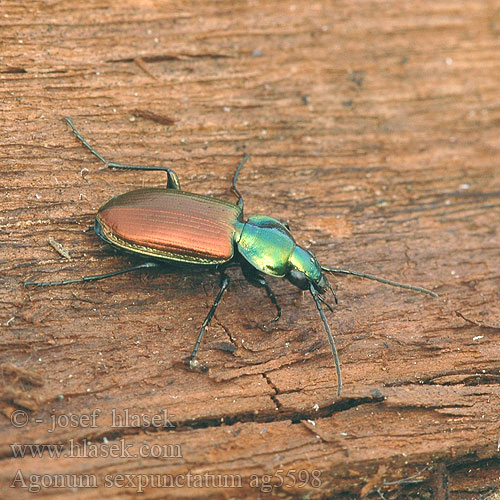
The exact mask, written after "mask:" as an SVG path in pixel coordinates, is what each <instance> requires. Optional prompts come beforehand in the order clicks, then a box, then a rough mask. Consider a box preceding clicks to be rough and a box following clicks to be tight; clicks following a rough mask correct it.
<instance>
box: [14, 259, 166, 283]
mask: <svg viewBox="0 0 500 500" xmlns="http://www.w3.org/2000/svg"><path fill="white" fill-rule="evenodd" d="M158 266H159V264H157V263H156V262H144V263H143V264H138V265H137V266H133V267H127V268H126V269H120V270H119V271H113V272H111V273H105V274H96V275H94V276H82V277H81V278H76V279H72V280H64V281H25V282H24V285H35V286H56V285H70V284H71V283H83V282H85V281H97V280H103V279H106V278H111V277H112V276H118V275H119V274H125V273H129V272H130V271H136V270H137V269H145V268H149V267H158Z"/></svg>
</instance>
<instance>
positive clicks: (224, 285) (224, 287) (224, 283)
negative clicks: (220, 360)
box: [186, 271, 229, 367]
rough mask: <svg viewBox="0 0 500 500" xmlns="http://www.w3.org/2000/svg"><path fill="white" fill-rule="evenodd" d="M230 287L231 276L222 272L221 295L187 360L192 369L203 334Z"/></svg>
mask: <svg viewBox="0 0 500 500" xmlns="http://www.w3.org/2000/svg"><path fill="white" fill-rule="evenodd" d="M228 286H229V276H228V275H227V274H225V273H224V271H222V272H221V281H220V290H219V293H218V294H217V297H216V298H215V301H214V303H213V305H212V307H211V308H210V311H208V314H207V317H206V318H205V321H204V322H203V324H202V325H201V329H200V333H199V335H198V339H197V340H196V344H195V345H194V349H193V352H192V353H191V355H190V356H188V357H187V358H186V360H187V361H189V364H190V365H191V367H193V366H194V358H195V356H196V353H197V352H198V349H199V348H200V344H201V341H202V339H203V334H204V333H205V329H206V328H207V326H208V325H209V324H210V321H211V320H212V318H213V316H214V314H215V311H216V310H217V306H218V305H219V303H220V301H221V299H222V296H223V295H224V292H225V291H226V290H227V287H228Z"/></svg>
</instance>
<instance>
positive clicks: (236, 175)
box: [231, 153, 250, 211]
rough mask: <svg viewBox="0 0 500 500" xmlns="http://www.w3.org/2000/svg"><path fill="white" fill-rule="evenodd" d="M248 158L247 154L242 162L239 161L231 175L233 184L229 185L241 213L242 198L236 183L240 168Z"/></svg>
mask: <svg viewBox="0 0 500 500" xmlns="http://www.w3.org/2000/svg"><path fill="white" fill-rule="evenodd" d="M248 158H250V155H249V154H248V153H247V154H246V155H245V156H244V157H243V160H241V161H240V164H239V165H238V167H237V168H236V172H235V173H234V175H233V183H232V185H231V191H232V192H233V193H234V195H235V196H237V197H238V201H237V202H236V204H237V205H238V206H239V207H240V208H241V210H242V211H243V196H242V195H241V193H240V192H239V191H238V188H237V187H236V182H237V181H238V175H239V174H240V170H241V167H242V166H243V165H244V164H245V162H246V161H247V160H248Z"/></svg>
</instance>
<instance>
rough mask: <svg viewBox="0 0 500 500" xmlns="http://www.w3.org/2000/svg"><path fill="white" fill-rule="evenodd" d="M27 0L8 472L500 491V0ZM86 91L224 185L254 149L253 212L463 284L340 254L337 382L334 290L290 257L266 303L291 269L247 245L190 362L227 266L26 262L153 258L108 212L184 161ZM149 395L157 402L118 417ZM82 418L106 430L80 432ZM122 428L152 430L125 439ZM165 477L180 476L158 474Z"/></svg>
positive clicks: (0, 313)
mask: <svg viewBox="0 0 500 500" xmlns="http://www.w3.org/2000/svg"><path fill="white" fill-rule="evenodd" d="M1 11H2V12H1V16H2V17H1V23H2V30H1V35H0V37H1V38H0V39H1V47H2V50H1V56H2V57H1V59H0V95H1V103H2V129H1V132H0V145H1V148H0V157H1V161H0V168H1V175H2V185H1V186H0V199H1V207H2V209H1V214H0V217H1V219H0V227H1V229H2V231H1V232H0V245H1V254H0V259H1V268H0V269H1V270H0V280H1V286H0V325H1V344H0V353H1V357H0V361H1V362H2V365H1V366H0V368H1V373H2V381H3V386H2V398H1V400H2V414H1V416H0V453H1V457H2V458H1V460H0V483H1V488H2V489H1V495H0V496H1V497H2V498H6V499H9V498H15V499H16V500H18V499H20V498H32V496H31V493H29V491H28V488H23V487H21V486H23V485H22V484H20V483H19V482H16V483H15V486H17V487H16V488H11V487H10V486H11V485H12V484H13V481H14V479H15V478H16V477H18V471H21V474H22V477H23V478H24V480H25V481H29V479H30V477H31V478H32V480H33V484H35V483H36V477H35V476H32V475H36V474H45V476H43V477H44V478H45V481H48V482H50V478H56V477H59V478H66V480H68V481H70V480H71V477H73V478H75V480H78V478H80V479H82V480H83V479H84V478H85V477H88V478H89V479H91V478H92V477H95V480H96V486H97V487H96V488H93V487H82V486H85V485H83V484H80V487H79V488H75V487H73V488H69V489H68V488H54V487H52V488H50V487H42V488H41V491H40V492H39V493H38V495H43V496H45V497H47V496H50V498H64V499H66V498H68V497H69V496H71V497H72V498H79V499H80V498H82V499H92V498H95V499H102V498H121V497H125V496H126V495H128V496H132V497H133V496H134V495H135V494H136V493H137V491H138V490H140V489H143V490H144V493H142V494H141V498H147V499H149V498H151V499H153V498H224V499H225V498H257V497H261V498H264V497H266V496H269V495H271V494H274V495H278V496H280V497H282V498H298V497H302V496H303V497H307V498H314V499H315V498H360V497H367V498H381V496H380V495H383V497H384V498H386V499H395V498H397V499H406V498H435V499H438V500H441V499H454V500H455V499H472V498H474V499H476V498H485V497H487V496H488V495H495V492H496V491H497V490H498V488H499V485H500V483H499V473H498V470H499V465H500V463H499V459H498V449H497V446H498V438H499V435H500V433H499V427H500V424H499V418H498V415H499V414H500V398H499V396H500V390H499V380H500V349H499V341H498V338H499V337H498V333H499V328H500V319H499V318H500V305H499V304H500V301H499V284H500V281H499V268H500V266H499V264H500V234H499V220H500V209H499V206H500V174H499V166H498V158H499V153H500V93H499V83H498V82H499V81H500V3H499V2H498V1H496V0H493V1H487V2H484V1H477V0H470V1H467V0H461V1H453V0H452V1H441V0H437V1H435V2H416V1H408V2H396V1H391V0H387V1H363V0H361V1H359V2H348V1H332V2H313V3H311V2H301V1H296V2H293V3H290V2H282V1H276V2H264V1H261V0H255V1H251V2H238V3H234V2H228V1H225V0H222V1H217V2H215V1H210V0H208V1H204V2H196V1H191V2H175V1H170V2H161V1H157V0H143V1H122V2H107V3H106V2H104V1H103V0H89V1H88V2H83V3H82V2H74V1H67V2H54V1H43V2H42V1H37V0H33V1H31V2H19V1H9V0H7V1H5V2H3V3H2V9H1ZM64 116H70V117H71V118H72V119H73V121H74V123H75V125H76V126H77V127H78V128H79V130H80V131H81V133H82V134H83V136H84V137H85V138H86V139H87V140H88V141H89V142H90V143H91V144H92V145H93V146H94V147H95V148H96V149H97V150H98V151H99V152H100V153H101V154H102V155H104V156H105V157H106V158H107V159H109V160H113V161H118V162H120V161H121V162H126V163H132V164H146V165H165V166H168V167H170V168H174V169H175V170H176V172H177V173H178V174H179V177H180V180H181V183H182V186H183V189H185V190H187V191H191V192H195V193H199V194H203V195H213V196H216V197H219V198H222V199H226V200H232V199H233V197H232V196H231V194H230V192H229V187H230V182H231V176H232V174H233V172H234V169H235V167H236V166H237V164H238V162H239V161H240V160H241V158H242V156H243V154H244V152H248V153H250V154H251V158H250V160H249V162H248V163H247V164H246V165H245V167H244V169H243V171H242V172H241V176H240V189H241V191H242V192H243V195H244V197H245V210H246V213H247V215H248V214H252V213H253V214H266V215H270V216H272V217H275V218H277V219H279V220H282V221H288V222H289V224H290V227H291V230H292V232H293V234H294V236H295V238H296V239H297V241H298V242H300V243H301V244H304V245H305V246H308V247H309V246H310V248H311V249H313V250H314V252H315V254H316V255H317V257H318V259H319V260H320V262H323V263H324V264H325V265H332V266H338V267H341V266H344V267H347V268H352V269H358V270H362V271H365V272H369V273H373V274H378V275H381V276H384V277H387V278H389V279H396V280H399V281H404V282H407V283H412V284H415V285H420V286H425V287H427V288H431V289H432V290H434V291H436V292H437V293H439V295H440V298H439V299H432V298H430V297H426V296H423V295H415V294H410V293H407V292H404V291H400V290H397V289H391V288H388V287H384V286H382V285H379V284H376V283H372V282H369V281H364V280H358V279H355V278H350V277H339V278H337V279H335V280H333V281H334V284H335V288H336V290H337V294H338V297H339V305H338V306H337V307H336V308H335V312H334V313H333V314H329V316H328V317H329V321H330V324H331V326H332V329H333V331H334V332H335V335H336V341H337V343H338V347H339V354H340V358H341V363H342V369H343V376H344V390H343V394H342V397H341V398H340V399H336V397H335V393H336V383H337V382H336V379H335V370H334V366H333V360H332V358H331V354H330V352H329V346H328V342H327V339H326V335H325V333H324V331H323V329H322V325H321V322H320V320H319V318H318V317H317V312H316V310H315V307H314V304H313V303H312V301H311V299H310V297H307V296H305V295H304V296H303V295H302V294H301V293H300V292H299V291H298V290H296V289H294V288H293V287H291V286H290V284H288V283H285V282H284V281H282V280H272V281H271V285H272V287H273V289H274V291H275V293H276V295H277V297H278V300H279V302H280V304H281V305H282V307H283V318H282V319H281V320H280V322H278V323H277V324H275V325H273V326H272V327H268V326H266V325H267V322H268V321H270V320H271V318H272V317H273V312H274V311H273V309H272V307H271V306H270V305H269V304H268V303H267V300H266V297H265V293H264V292H263V291H262V290H261V289H260V290H259V289H256V288H254V287H252V286H251V285H249V284H248V283H247V282H246V281H245V279H244V278H243V277H242V275H241V273H240V272H239V271H238V270H234V271H233V272H232V273H231V278H232V282H231V288H230V290H229V292H228V293H227V295H226V296H225V297H224V301H223V302H222V304H221V305H220V307H219V309H218V311H217V315H216V318H214V321H213V323H212V326H211V328H210V330H209V331H208V332H207V335H206V338H205V340H204V343H203V345H202V348H201V350H200V354H199V359H200V362H201V364H202V367H203V368H204V370H200V372H193V371H190V370H188V369H187V368H186V366H185V364H184V362H183V358H184V357H185V356H186V355H188V354H189V353H190V351H191V349H192V346H193V344H194V341H195V338H196V335H197V331H198V328H199V326H200V324H201V322H202V320H203V318H204V316H205V315H206V312H207V308H208V307H210V305H211V303H212V301H213V298H214V297H215V294H216V292H217V289H218V279H217V277H216V276H211V275H207V274H203V273H200V274H194V275H185V274H182V273H177V272H175V269H174V270H171V271H170V272H168V271H166V272H163V273H156V272H153V271H150V272H144V273H136V274H130V275H122V276H118V277H116V278H113V279H110V280H106V281H103V282H97V283H88V284H85V285H82V286H77V285H72V286H66V287H55V288H44V289H36V288H35V289H34V288H26V287H24V286H23V281H24V280H27V279H36V280H43V281H47V280H53V279H54V280H55V279H65V278H71V277H78V276H82V275H88V274H98V273H104V272H109V271H113V270H117V269H120V268H121V267H126V266H127V265H129V264H130V263H131V262H134V263H135V262H136V261H134V260H131V259H130V258H127V257H124V256H120V255H117V254H115V253H113V251H112V250H111V249H110V248H108V247H107V246H106V245H105V244H104V243H103V242H101V241H99V240H98V238H97V237H96V236H95V235H94V234H93V233H92V231H89V230H88V229H89V227H90V226H91V225H92V224H93V220H94V215H95V212H96V210H97V209H98V207H99V206H101V205H102V203H104V202H105V201H106V200H108V199H109V198H111V197H112V196H114V195H116V194H119V193H123V192H126V191H128V190H131V189H135V188H139V187H152V186H162V185H165V183H166V178H165V177H164V176H162V175H160V174H155V173H137V172H136V173H134V172H113V171H109V170H108V169H106V168H105V167H104V166H103V165H102V164H100V163H99V161H98V160H97V159H96V158H95V157H93V156H92V155H91V154H90V153H89V152H88V151H86V150H85V149H84V148H83V147H82V146H81V144H80V143H78V141H77V140H76V138H75V137H74V136H73V134H72V133H71V130H69V128H68V126H67V124H66V123H65V122H64V120H63V117H64ZM49 240H50V241H52V243H49ZM53 241H56V242H57V243H58V244H60V245H62V248H64V249H66V250H67V251H69V255H70V256H71V260H69V259H68V258H66V257H64V256H63V255H61V253H60V252H58V251H56V250H55V248H54V246H53V245H54V243H53ZM96 409H99V411H100V413H99V415H98V416H97V417H96V419H95V421H94V422H92V420H91V417H92V415H95V413H93V412H95V411H97V410H96ZM125 411H128V412H129V415H132V416H136V417H137V418H138V419H139V421H133V422H130V421H129V422H126V424H127V425H124V426H122V427H120V426H117V425H116V424H117V422H116V421H115V422H114V421H113V415H115V417H116V416H117V415H121V416H123V415H124V414H125ZM14 412H17V413H14ZM22 412H24V413H22ZM113 412H115V413H113ZM165 412H167V415H166V414H165ZM13 415H14V416H13ZM72 415H74V417H71V416H72ZM154 415H160V417H161V418H163V420H161V422H162V423H161V425H158V422H157V421H156V422H155V425H151V423H150V424H149V425H148V423H147V421H146V420H145V417H149V418H150V419H151V418H152V417H153V416H154ZM24 416H27V418H28V420H29V422H28V423H26V424H24V423H23V422H22V421H21V424H22V425H21V424H19V422H18V425H19V426H18V427H16V426H15V425H13V423H12V419H14V418H20V419H22V418H24ZM141 416H142V417H143V418H139V417H141ZM56 417H57V420H55V421H56V422H58V423H59V424H60V425H59V426H58V427H56V428H55V429H54V432H49V430H51V427H52V423H53V422H54V420H53V419H55V418H56ZM72 419H73V420H72ZM115 420H116V419H115ZM14 423H15V422H14ZM64 423H66V425H63V424H64ZM71 423H76V424H78V425H76V426H72V425H70V424H71ZM92 423H95V425H89V424H92ZM14 443H18V444H30V443H37V444H52V445H56V444H61V445H62V446H63V452H62V453H63V456H60V457H59V458H46V457H45V458H40V457H36V456H35V457H32V456H27V457H25V458H15V457H14V450H13V448H12V446H11V445H12V444H14ZM83 443H87V444H89V443H90V444H94V445H96V444H98V445H99V446H101V448H100V449H97V451H95V453H94V455H92V454H90V453H89V452H88V450H87V452H82V454H83V455H85V456H74V455H73V456H71V455H69V453H70V448H71V446H72V445H73V447H75V446H76V445H83ZM104 445H107V446H108V456H105V452H104V448H105V446H104ZM111 445H116V446H118V448H119V447H120V446H122V447H126V446H127V445H130V446H131V448H130V450H131V452H133V453H136V454H137V456H131V457H128V456H127V455H126V454H125V452H124V451H123V449H122V450H121V452H120V450H118V455H119V456H118V457H114V456H109V446H111ZM153 445H157V446H159V447H160V448H154V447H153ZM141 446H142V447H143V449H140V448H141ZM152 447H153V448H152ZM153 449H155V450H157V452H158V450H160V451H161V452H163V455H161V453H160V455H161V456H159V457H158V456H155V454H154V453H153V451H152V450H153ZM28 455H29V453H28ZM188 473H190V474H191V476H189V477H190V478H191V479H189V481H191V483H190V484H189V485H188V484H187V482H188V479H187V478H188ZM287 474H288V476H287ZM299 474H300V475H299ZM70 475H73V476H70ZM120 475H121V476H120ZM120 477H122V482H120V479H119V478H120ZM162 477H163V478H167V479H168V477H171V478H173V479H174V480H175V479H176V478H177V483H175V482H174V483H173V484H174V487H169V486H168V485H166V484H164V486H165V487H164V488H159V487H157V486H158V484H156V483H152V482H151V481H158V480H160V479H161V478H162ZM316 477H319V482H320V484H318V482H317V481H316V482H315V481H313V480H314V479H315V478H316ZM193 478H197V479H196V481H197V483H196V484H195V483H194V482H193V481H194V479H193ZM280 478H281V479H280ZM167 479H165V480H167ZM219 479H220V481H224V480H226V482H225V483H224V482H220V481H219ZM148 480H149V481H150V482H149V483H148V485H144V486H143V487H140V483H139V481H148ZM216 480H217V481H219V482H217V481H216ZM40 481H41V479H40ZM230 481H233V482H230ZM73 486H78V485H77V484H73ZM90 486H91V484H90ZM269 489H270V490H272V491H271V492H266V491H267V490H269Z"/></svg>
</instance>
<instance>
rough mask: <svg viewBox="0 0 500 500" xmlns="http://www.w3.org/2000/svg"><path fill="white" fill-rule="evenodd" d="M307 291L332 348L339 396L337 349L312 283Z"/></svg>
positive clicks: (339, 381)
mask: <svg viewBox="0 0 500 500" xmlns="http://www.w3.org/2000/svg"><path fill="white" fill-rule="evenodd" d="M309 291H310V292H311V295H312V298H313V299H314V302H315V303H316V307H317V308H318V312H319V315H320V316H321V321H323V325H324V326H325V330H326V334H327V335H328V342H330V347H331V348H332V354H333V359H334V360H335V369H336V370H337V396H340V392H341V391H342V376H341V374H340V361H339V356H338V354H337V348H336V347H335V341H334V340H333V336H332V332H331V331H330V327H329V326H328V323H327V321H326V318H325V313H324V312H323V308H322V307H321V299H320V295H319V294H318V292H317V291H316V289H315V288H314V285H313V284H312V283H311V284H310V285H309Z"/></svg>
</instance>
